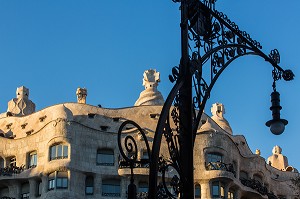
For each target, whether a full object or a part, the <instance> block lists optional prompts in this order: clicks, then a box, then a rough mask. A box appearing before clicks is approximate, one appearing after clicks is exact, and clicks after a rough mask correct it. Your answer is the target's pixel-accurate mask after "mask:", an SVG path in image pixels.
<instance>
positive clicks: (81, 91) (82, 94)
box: [76, 88, 87, 104]
mask: <svg viewBox="0 0 300 199" xmlns="http://www.w3.org/2000/svg"><path fill="white" fill-rule="evenodd" d="M76 95H77V103H80V104H86V96H87V89H86V88H77V90H76Z"/></svg>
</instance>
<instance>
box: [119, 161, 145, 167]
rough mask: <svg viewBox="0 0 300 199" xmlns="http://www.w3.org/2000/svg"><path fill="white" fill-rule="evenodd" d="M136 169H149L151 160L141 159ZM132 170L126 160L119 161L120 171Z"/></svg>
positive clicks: (136, 163) (136, 164) (135, 165)
mask: <svg viewBox="0 0 300 199" xmlns="http://www.w3.org/2000/svg"><path fill="white" fill-rule="evenodd" d="M133 166H134V168H149V160H146V159H141V160H139V161H136V162H135V163H134V165H133ZM125 168H130V163H129V162H127V161H125V160H124V159H120V160H119V169H125Z"/></svg>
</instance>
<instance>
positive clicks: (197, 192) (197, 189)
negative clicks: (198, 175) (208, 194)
mask: <svg viewBox="0 0 300 199" xmlns="http://www.w3.org/2000/svg"><path fill="white" fill-rule="evenodd" d="M195 198H201V186H200V185H199V184H196V185H195Z"/></svg>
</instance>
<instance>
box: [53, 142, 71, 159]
mask: <svg viewBox="0 0 300 199" xmlns="http://www.w3.org/2000/svg"><path fill="white" fill-rule="evenodd" d="M65 158H68V146H67V145H62V144H58V145H54V146H51V147H50V160H56V159H65Z"/></svg>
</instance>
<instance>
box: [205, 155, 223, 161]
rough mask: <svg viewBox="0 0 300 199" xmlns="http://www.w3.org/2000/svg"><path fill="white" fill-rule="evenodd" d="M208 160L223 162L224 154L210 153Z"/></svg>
mask: <svg viewBox="0 0 300 199" xmlns="http://www.w3.org/2000/svg"><path fill="white" fill-rule="evenodd" d="M207 162H223V156H222V155H221V154H219V153H208V154H207Z"/></svg>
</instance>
